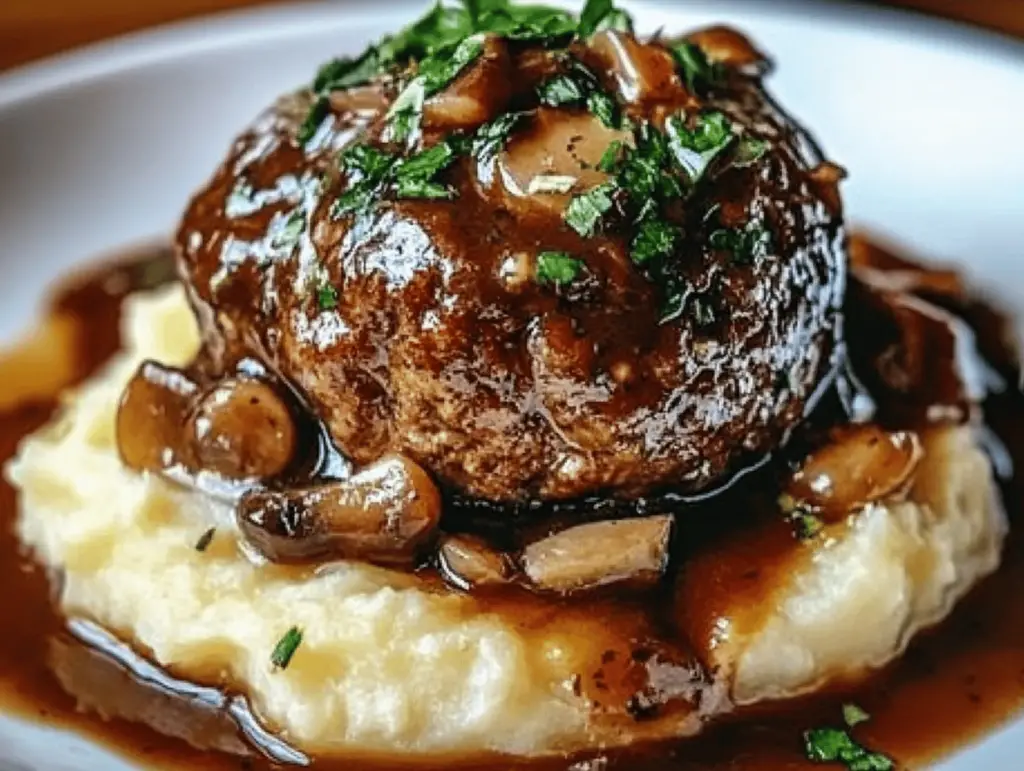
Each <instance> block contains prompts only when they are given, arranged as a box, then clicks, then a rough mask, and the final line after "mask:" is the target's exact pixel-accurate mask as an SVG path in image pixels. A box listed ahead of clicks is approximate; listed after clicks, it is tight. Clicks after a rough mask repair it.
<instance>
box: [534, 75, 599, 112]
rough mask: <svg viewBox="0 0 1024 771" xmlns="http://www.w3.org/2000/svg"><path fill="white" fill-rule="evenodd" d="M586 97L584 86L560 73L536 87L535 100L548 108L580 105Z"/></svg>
mask: <svg viewBox="0 0 1024 771" xmlns="http://www.w3.org/2000/svg"><path fill="white" fill-rule="evenodd" d="M586 97H587V89H586V88H585V87H584V85H583V84H582V83H581V82H580V81H579V80H577V79H576V78H574V77H572V76H571V75H567V74H565V73H562V74H560V75H555V76H554V77H552V78H549V79H548V80H546V81H544V82H543V83H541V84H540V85H539V86H538V87H537V98H538V99H540V101H541V104H546V105H548V106H549V107H561V106H562V105H566V104H582V102H583V100H584V99H586Z"/></svg>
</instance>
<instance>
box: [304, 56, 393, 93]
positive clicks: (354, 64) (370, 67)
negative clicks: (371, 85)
mask: <svg viewBox="0 0 1024 771" xmlns="http://www.w3.org/2000/svg"><path fill="white" fill-rule="evenodd" d="M387 64H388V62H387V61H385V60H383V59H382V57H381V52H380V49H379V48H378V47H377V46H370V47H369V48H367V49H366V50H365V51H364V52H363V53H362V54H361V55H360V56H358V57H357V58H355V59H351V58H348V57H344V58H339V59H332V60H331V61H329V62H327V64H325V65H323V66H322V67H321V68H320V69H319V70H317V73H316V78H314V80H313V91H314V92H315V93H317V94H321V95H322V94H326V93H330V92H331V91H341V90H343V89H346V88H352V87H354V86H361V85H363V84H365V83H368V82H369V81H370V80H372V79H373V78H374V77H375V76H376V75H378V74H379V73H380V72H381V71H382V70H383V69H384V67H385V66H386V65H387Z"/></svg>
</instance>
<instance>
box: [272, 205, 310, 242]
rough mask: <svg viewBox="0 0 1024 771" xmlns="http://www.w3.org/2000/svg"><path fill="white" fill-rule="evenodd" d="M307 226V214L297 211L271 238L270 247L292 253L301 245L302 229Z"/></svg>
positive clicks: (294, 211) (300, 210)
mask: <svg viewBox="0 0 1024 771" xmlns="http://www.w3.org/2000/svg"><path fill="white" fill-rule="evenodd" d="M305 226H306V213H305V212H304V211H303V210H302V209H295V210H293V211H292V212H291V214H289V215H288V219H286V220H285V221H284V225H282V226H280V228H278V230H277V232H276V233H274V235H273V236H271V239H270V247H271V248H272V249H281V250H286V251H291V250H292V249H294V248H295V246H296V245H297V244H298V243H299V238H300V237H301V236H302V229H303V228H304V227H305Z"/></svg>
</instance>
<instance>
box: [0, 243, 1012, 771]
mask: <svg viewBox="0 0 1024 771" xmlns="http://www.w3.org/2000/svg"><path fill="white" fill-rule="evenodd" d="M169 264H170V263H169V260H168V259H167V252H166V250H164V249H160V248H157V249H152V250H148V251H144V252H142V253H140V254H139V255H138V256H135V257H132V258H131V259H128V260H125V261H122V262H118V263H116V264H114V265H107V266H103V267H101V268H100V269H97V270H96V271H94V272H92V273H88V274H85V275H84V276H82V277H80V278H78V279H76V280H74V281H73V282H71V283H69V284H67V285H66V286H65V288H64V289H62V290H61V291H60V292H59V293H58V294H57V295H56V297H55V300H54V302H53V303H52V305H51V313H50V319H49V321H54V320H59V321H60V324H59V325H58V326H61V327H62V328H63V329H65V330H66V331H67V330H70V331H67V332H66V334H65V335H64V337H63V338H62V339H63V340H64V346H63V348H62V350H61V352H60V355H61V356H63V357H64V358H65V359H66V361H65V362H64V364H65V366H66V369H65V370H63V371H64V372H65V373H66V376H65V377H63V378H62V379H63V380H65V381H67V382H64V383H55V382H54V378H53V377H52V375H48V374H46V373H40V372H38V370H33V371H31V372H26V371H25V370H26V368H25V367H19V368H18V383H17V385H16V386H14V387H15V388H16V390H17V392H18V395H19V398H18V403H17V404H16V405H14V406H10V407H6V408H3V410H2V411H0V461H6V460H7V459H8V458H10V457H11V456H12V455H13V453H14V452H15V449H16V446H17V444H18V441H19V440H20V439H21V437H23V436H24V435H26V434H27V433H29V432H31V431H32V430H34V429H36V428H37V427H39V426H40V425H42V424H43V423H44V422H45V421H46V420H47V419H48V417H49V416H50V415H51V413H52V411H53V409H54V407H55V404H56V402H55V397H56V392H55V389H56V388H59V387H61V386H62V385H65V386H66V385H68V384H69V383H70V382H77V381H80V380H81V379H83V378H84V377H86V376H87V375H88V374H90V373H91V372H93V371H94V370H95V369H96V368H97V367H98V366H99V365H100V364H101V363H102V362H104V361H105V360H106V359H107V358H108V357H109V356H110V355H111V354H112V353H113V352H114V351H115V350H116V349H117V346H118V330H117V326H118V320H119V306H120V300H121V299H122V298H123V297H124V295H125V294H126V293H127V292H128V291H131V290H133V289H136V288H140V287H143V286H147V285H153V284H156V283H160V282H161V281H164V280H166V279H167V278H168V277H169V276H170V275H171V274H170V272H169V270H168V266H169ZM980 342H981V343H982V346H983V347H984V346H985V345H986V343H992V342H993V341H991V340H985V339H984V338H983V339H982V340H981V341H980ZM17 355H18V353H17V352H15V353H12V354H11V355H10V356H12V357H13V356H17ZM11 365H12V362H11V361H2V360H0V372H5V371H7V370H8V369H9V368H10V367H11ZM36 375H39V377H38V379H37V378H36ZM33 382H35V386H34V387H33ZM11 388H12V386H11V385H10V384H9V381H8V385H5V390H10V389H11ZM6 403H7V402H6V401H0V405H2V404H6ZM985 409H986V413H987V416H988V422H989V425H990V426H992V427H993V429H994V431H995V433H996V434H997V435H998V438H999V439H1000V440H1001V441H1002V443H1003V444H1004V445H1005V447H1006V448H1007V450H1008V451H1009V454H1010V456H1011V457H1012V458H1013V459H1014V461H1015V463H1017V464H1019V463H1024V398H1022V397H1021V395H1020V393H1019V392H1017V391H1016V390H1014V389H1010V390H1009V391H1008V392H1006V393H1004V394H1000V395H996V396H994V397H991V398H990V399H989V400H988V402H987V403H986V405H985ZM1004 496H1005V502H1006V508H1007V510H1008V512H1009V515H1010V518H1011V530H1010V535H1009V538H1008V540H1007V544H1006V550H1005V555H1004V559H1003V565H1002V567H1001V569H1000V570H999V571H998V573H997V574H996V575H994V576H992V577H990V578H989V579H987V580H985V581H984V582H983V583H982V584H981V585H980V586H979V587H978V588H977V589H976V590H975V591H974V592H973V593H972V594H971V595H970V596H969V597H968V598H967V599H966V600H965V601H964V602H962V603H961V604H960V606H959V607H958V608H957V610H956V611H955V612H954V614H953V615H952V617H951V618H950V619H949V620H948V621H946V622H945V623H944V624H943V625H942V626H941V628H939V629H937V630H934V631H932V632H930V633H928V634H926V635H924V636H922V637H921V638H920V639H918V640H917V641H916V642H915V644H914V645H913V646H912V647H911V649H910V650H909V651H908V652H907V654H906V655H905V656H904V657H903V658H902V659H901V660H900V661H899V662H898V663H896V664H895V665H893V666H891V667H889V668H888V669H887V670H885V671H883V672H880V673H878V674H877V675H876V676H874V677H872V678H871V679H870V680H869V681H868V682H866V683H863V684H861V685H859V686H857V687H856V688H853V689H851V690H848V691H845V692H840V691H833V692H830V693H826V694H818V695H816V696H814V697H811V698H807V699H803V700H800V701H797V702H787V703H784V704H781V705H778V706H775V707H772V708H770V709H766V708H758V709H754V710H746V711H742V712H740V713H738V714H737V715H735V716H734V717H733V718H731V719H729V720H727V721H725V722H723V723H721V724H719V725H718V726H716V727H715V728H713V729H711V730H709V731H708V732H706V733H705V735H703V736H702V737H701V738H699V739H695V740H693V739H691V740H687V741H685V742H679V743H676V744H668V745H665V744H662V745H657V746H653V747H647V748H644V749H642V750H636V751H629V752H622V753H614V754H612V755H611V756H608V757H602V758H601V759H599V760H598V761H597V762H595V763H591V764H585V763H584V762H583V761H580V764H579V765H574V766H572V768H573V771H583V770H584V769H586V771H600V770H603V769H619V771H654V769H658V770H659V771H697V770H698V769H703V770H705V771H726V770H727V769H731V770H732V771H742V770H746V771H768V770H769V769H771V770H772V771H778V770H780V769H809V768H817V767H818V766H814V765H812V764H810V763H809V762H808V761H806V760H804V759H803V752H802V744H801V734H802V732H803V731H804V730H805V729H807V728H811V727H817V726H823V725H835V726H839V725H841V722H842V721H841V717H840V714H841V712H840V710H841V705H842V704H843V703H844V702H846V701H854V702H855V703H857V704H858V705H859V706H861V707H863V708H864V709H865V710H867V711H868V712H869V713H870V714H871V716H872V719H871V721H870V722H868V723H867V724H865V725H862V726H858V727H857V729H856V730H855V731H854V734H855V735H856V737H857V738H858V740H860V741H862V742H863V743H865V744H866V745H868V746H869V747H871V748H873V749H877V750H880V751H885V752H886V753H888V754H890V755H891V756H893V757H894V758H895V759H896V760H897V761H898V764H899V766H900V767H911V768H913V767H920V766H921V765H923V764H926V763H927V762H929V761H931V760H933V759H935V758H937V757H939V756H941V755H942V754H944V753H947V752H950V751H952V750H954V749H956V748H957V747H958V746H961V745H963V744H965V743H967V742H969V741H971V740H974V739H976V738H979V737H980V736H981V735H982V734H984V733H985V732H987V731H990V730H992V729H993V728H994V727H996V726H997V725H999V724H1000V723H1002V722H1004V721H1006V720H1009V719H1011V718H1012V716H1013V715H1014V714H1015V713H1016V712H1017V711H1018V710H1019V709H1020V708H1021V707H1022V705H1024V592H1021V591H1020V587H1021V586H1024V530H1022V529H1021V528H1020V527H1019V526H1017V523H1016V519H1017V518H1018V517H1019V512H1020V511H1021V509H1022V504H1024V477H1017V478H1016V479H1013V480H1011V481H1009V482H1007V483H1006V484H1005V485H1004ZM15 516H16V500H15V492H14V490H13V489H12V488H11V487H10V486H9V485H8V484H7V483H6V482H4V483H2V484H0V523H2V524H0V585H2V586H3V588H4V591H5V593H6V594H7V596H8V597H16V598H18V601H17V602H13V603H12V602H9V603H7V606H6V607H7V619H6V623H5V630H4V633H3V634H2V635H0V711H2V712H11V713H14V714H18V715H22V716H25V717H28V718H31V719H37V720H40V721H43V722H45V723H47V724H51V725H60V726H66V727H69V728H72V729H73V730H75V731H77V732H79V733H84V734H87V735H88V736H89V737H90V738H93V739H96V740H98V741H101V742H102V743H103V744H105V745H107V746H109V747H111V748H112V749H113V750H114V751H116V752H118V753H121V754H123V755H125V756H127V757H129V758H131V759H133V760H135V761H137V762H140V763H142V764H144V765H146V766H147V767H148V766H151V767H158V768H165V767H166V768H175V769H177V768H189V769H197V770H201V771H217V770H220V769H225V770H226V769H248V770H251V771H257V770H258V769H271V768H281V767H282V766H281V765H280V764H275V763H274V762H273V761H272V760H269V759H267V758H266V757H265V755H266V754H269V755H270V756H271V757H277V758H278V759H279V760H282V761H285V762H286V761H287V758H288V753H287V750H283V749H282V748H280V747H278V748H277V752H276V753H275V746H274V744H273V739H272V738H271V737H268V736H267V735H266V734H263V733H261V729H259V727H258V723H257V722H256V720H255V718H254V717H253V716H252V714H251V713H250V712H249V711H248V709H247V708H246V707H245V704H244V701H242V700H241V699H240V698H236V697H230V696H227V695H224V694H222V693H221V692H220V691H218V690H216V689H214V688H204V687H202V686H193V685H190V684H187V683H183V682H180V681H175V680H174V679H172V678H171V677H170V676H169V675H167V674H166V673H162V672H161V671H159V670H158V669H156V668H155V667H153V666H152V665H150V664H148V662H145V661H144V660H143V659H141V658H139V657H137V656H135V655H134V654H131V653H129V652H127V651H126V650H125V649H124V648H119V647H117V646H116V644H114V645H110V644H108V643H102V642H101V643H98V642H97V641H96V640H95V639H92V642H91V643H90V641H89V640H90V629H89V628H88V627H83V626H82V625H81V624H80V623H79V622H76V621H72V622H70V623H69V622H68V620H66V619H64V618H63V617H61V616H60V615H59V614H58V613H57V611H56V610H55V608H54V606H53V603H52V600H51V598H52V594H51V589H50V585H49V583H48V581H47V576H46V574H45V572H44V571H43V570H41V569H39V568H38V567H37V566H35V565H34V564H33V563H32V561H31V559H30V558H29V557H28V556H27V555H26V554H25V553H24V551H23V549H22V548H21V547H20V545H19V543H18V541H17V539H16V537H15V535H14V532H13V526H14V521H15ZM80 707H84V709H80ZM100 716H102V718H101V717H100ZM258 750H259V751H258ZM260 751H262V752H260ZM3 759H4V758H3V749H2V748H0V761H3ZM42 760H43V762H45V759H42ZM353 760H354V759H352V758H348V759H346V760H326V759H325V760H313V766H314V767H315V768H317V769H325V771H328V770H329V769H332V768H338V769H341V768H351V767H352V764H353ZM583 760H585V759H583ZM573 762H574V761H567V760H558V761H545V762H526V761H515V760H510V759H494V760H492V761H489V762H480V763H476V764H474V765H469V766H465V765H462V764H458V763H453V762H450V761H449V760H447V759H445V760H444V762H443V763H442V762H441V761H440V760H439V759H435V760H434V761H432V762H428V763H425V764H423V765H421V766H419V767H420V768H429V767H436V766H437V765H439V764H441V765H444V767H453V766H458V767H464V768H475V769H479V770H480V771H484V770H489V771H497V769H510V768H517V769H535V770H536V771H541V770H542V769H543V771H565V769H566V768H568V767H570V765H571V764H572V763H573ZM358 767H359V768H361V769H367V771H369V770H370V769H374V770H379V771H385V769H387V770H390V771H393V770H394V769H396V768H397V767H399V766H398V765H396V763H395V762H394V761H386V760H382V759H371V758H359V759H358ZM401 767H405V768H409V767H410V766H407V765H406V766H401Z"/></svg>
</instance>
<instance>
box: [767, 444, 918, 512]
mask: <svg viewBox="0 0 1024 771" xmlns="http://www.w3.org/2000/svg"><path fill="white" fill-rule="evenodd" d="M923 455H924V451H923V450H922V448H921V441H920V440H919V439H918V436H917V434H915V433H914V432H912V431H894V432H889V431H885V430H883V429H881V428H879V427H878V426H876V425H872V424H868V425H863V426H846V427H844V428H842V429H839V430H837V431H835V432H833V436H832V440H831V441H830V442H829V443H828V444H826V445H825V446H824V447H822V448H821V449H819V450H817V451H816V452H815V453H813V454H812V455H811V456H810V457H808V458H807V460H805V461H804V463H803V466H801V468H800V470H799V471H797V472H796V474H794V475H793V477H792V478H791V480H790V482H789V484H788V486H787V490H786V491H787V493H788V494H789V495H790V496H792V498H793V499H794V501H795V502H796V503H797V504H800V505H803V506H807V507H809V508H810V509H812V510H814V511H815V512H819V513H821V514H823V515H824V516H825V518H826V519H831V520H836V519H839V518H841V517H843V516H845V515H846V514H848V513H850V512H852V511H856V510H858V509H860V508H863V507H864V506H866V505H867V504H869V503H873V502H875V501H881V500H884V499H888V498H898V497H901V496H903V495H905V494H906V492H907V490H909V489H910V485H911V484H912V483H913V481H914V473H915V472H916V471H917V467H918V465H919V464H920V462H921V458H922V457H923Z"/></svg>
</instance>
